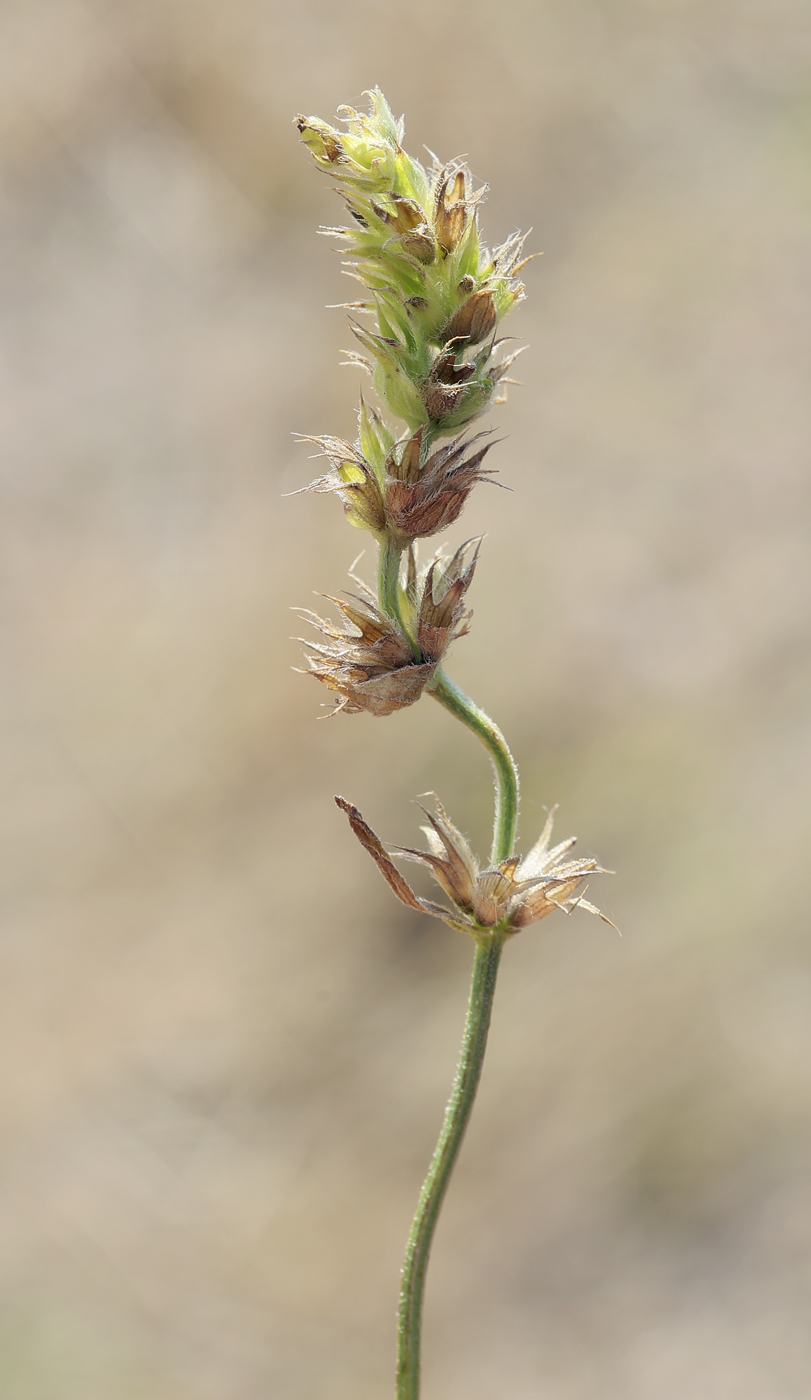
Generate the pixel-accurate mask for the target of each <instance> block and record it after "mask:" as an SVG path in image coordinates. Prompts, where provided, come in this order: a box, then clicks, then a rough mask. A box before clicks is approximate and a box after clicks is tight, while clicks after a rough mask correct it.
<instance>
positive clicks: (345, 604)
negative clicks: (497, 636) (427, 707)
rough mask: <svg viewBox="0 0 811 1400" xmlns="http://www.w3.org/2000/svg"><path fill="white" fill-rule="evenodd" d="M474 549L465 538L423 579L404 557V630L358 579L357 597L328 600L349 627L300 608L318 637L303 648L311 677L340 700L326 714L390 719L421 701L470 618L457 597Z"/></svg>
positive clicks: (464, 583) (468, 574)
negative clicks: (363, 714)
mask: <svg viewBox="0 0 811 1400" xmlns="http://www.w3.org/2000/svg"><path fill="white" fill-rule="evenodd" d="M478 546H479V541H478V540H469V541H468V542H467V543H466V544H463V545H462V546H461V548H460V549H457V551H456V553H455V554H454V555H453V557H452V558H451V559H450V560H448V561H446V560H444V559H443V558H442V557H441V556H438V557H437V558H436V559H434V560H433V562H432V563H431V564H430V565H429V566H428V568H427V569H426V570H425V572H424V573H423V574H422V576H420V575H418V573H417V568H416V560H415V558H414V553H413V551H412V552H411V553H410V555H409V566H410V567H409V578H408V582H407V586H406V588H405V590H404V608H403V613H404V623H405V626H406V628H407V629H408V630H407V631H406V632H403V631H401V630H400V628H399V627H398V626H397V625H396V624H395V623H394V622H392V620H391V618H389V617H387V616H386V614H385V613H384V612H382V610H381V609H380V608H379V606H378V605H377V601H376V599H375V596H374V594H373V593H372V592H371V590H370V589H368V588H367V587H366V585H365V584H364V583H363V582H362V580H361V579H355V583H356V584H357V586H358V587H359V588H360V589H361V596H359V597H358V596H357V595H349V596H348V598H347V600H346V601H344V600H343V599H341V598H331V597H329V595H327V597H328V601H329V602H331V603H334V604H335V605H336V607H338V608H339V609H340V611H341V613H342V614H343V618H344V621H345V623H348V624H349V625H348V626H345V625H344V626H338V627H336V626H335V625H334V623H331V622H328V621H327V620H326V619H325V618H323V617H319V616H318V614H317V613H314V612H311V611H310V610H309V609H301V612H302V616H303V617H304V618H305V619H306V621H307V622H309V623H310V624H311V626H312V627H314V628H315V629H316V631H317V632H318V633H320V635H321V636H322V637H323V638H324V639H325V640H323V641H321V642H312V641H305V643H304V645H305V646H306V647H307V650H308V658H307V659H308V661H309V664H310V672H311V674H312V675H314V676H315V677H316V679H317V680H320V681H323V683H324V685H326V686H328V687H329V689H330V690H334V691H337V693H338V695H339V696H340V699H339V701H338V704H337V705H336V707H335V709H334V710H333V711H332V713H333V714H337V713H339V712H340V711H341V710H345V711H347V712H348V713H349V714H357V713H359V712H360V711H361V710H366V711H367V712H368V713H369V714H373V715H390V714H392V713H393V712H394V711H395V710H402V709H404V708H405V706H406V705H413V703H414V701H415V700H418V699H419V698H420V696H421V695H422V692H423V690H424V689H425V687H426V686H427V685H428V684H429V682H430V681H431V680H432V679H433V677H434V674H435V672H436V668H437V666H438V665H439V663H440V661H441V660H442V657H443V656H444V654H445V652H446V651H447V649H448V647H449V645H450V643H451V642H452V641H453V640H454V639H455V638H456V637H463V636H464V635H465V633H466V631H467V626H468V622H469V620H470V617H471V614H470V613H469V612H466V611H465V603H464V599H465V594H466V592H467V590H468V588H469V586H470V581H471V579H472V578H473V571H474V569H475V567H476V558H477V555H478ZM302 640H303V639H302Z"/></svg>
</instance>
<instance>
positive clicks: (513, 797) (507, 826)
mask: <svg viewBox="0 0 811 1400" xmlns="http://www.w3.org/2000/svg"><path fill="white" fill-rule="evenodd" d="M430 693H431V694H432V695H433V697H434V699H435V700H438V701H439V702H440V704H441V705H444V706H445V709H446V710H450V712H451V714H452V715H456V718H457V719H460V720H461V721H462V723H463V724H466V725H467V727H468V729H472V730H473V733H474V734H476V735H478V737H479V738H480V739H481V741H482V743H483V744H484V745H485V747H486V749H487V752H488V753H489V755H490V758H491V760H492V763H493V768H494V770H495V771H494V778H495V784H496V815H495V821H494V823H493V846H492V850H491V852H490V863H491V864H492V865H497V864H498V862H499V861H500V860H506V859H507V856H509V855H512V851H513V847H514V845H515V829H516V826H517V824H518V769H517V767H516V765H515V759H514V758H513V756H512V754H511V753H510V750H509V748H508V747H507V741H506V739H505V738H504V735H503V734H502V732H501V730H500V729H499V727H498V725H497V724H494V723H493V721H492V720H491V719H490V716H489V715H486V714H485V713H484V710H480V709H479V707H478V705H476V704H475V703H474V702H473V701H472V700H471V699H470V698H469V697H468V696H467V695H465V693H464V691H462V690H460V689H459V687H458V685H454V683H453V681H452V680H450V679H449V678H448V676H446V675H445V672H444V671H443V670H442V669H441V668H440V670H438V671H437V674H436V679H435V680H434V683H433V685H432V686H431V687H430Z"/></svg>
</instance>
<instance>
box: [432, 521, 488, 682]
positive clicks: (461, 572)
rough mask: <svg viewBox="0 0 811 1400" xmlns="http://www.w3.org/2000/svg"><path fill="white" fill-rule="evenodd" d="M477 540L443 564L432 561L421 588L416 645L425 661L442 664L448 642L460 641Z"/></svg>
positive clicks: (466, 617) (466, 621) (464, 629)
mask: <svg viewBox="0 0 811 1400" xmlns="http://www.w3.org/2000/svg"><path fill="white" fill-rule="evenodd" d="M480 544H481V540H480V539H478V540H467V541H466V543H465V544H463V545H461V546H460V548H459V549H457V551H456V553H455V554H454V555H453V557H452V558H451V559H450V560H448V561H447V562H446V561H445V560H443V559H441V558H438V559H435V560H434V561H433V562H432V563H431V564H430V565H429V567H428V570H427V572H426V574H425V578H424V580H423V585H422V594H421V596H420V606H419V615H418V620H417V642H418V644H419V647H420V651H421V652H422V655H423V657H424V658H425V660H426V661H433V662H438V661H441V660H442V657H443V656H444V655H445V652H446V651H447V649H448V647H449V646H450V644H451V642H453V641H456V640H457V638H459V637H464V636H465V635H466V634H467V632H468V625H469V622H470V619H471V617H472V616H473V614H472V613H470V612H466V611H465V602H464V600H465V594H466V593H467V590H468V588H469V587H470V583H471V580H472V578H473V573H474V570H475V568H476V561H477V559H478V557H479V545H480Z"/></svg>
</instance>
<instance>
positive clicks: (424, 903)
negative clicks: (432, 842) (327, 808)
mask: <svg viewBox="0 0 811 1400" xmlns="http://www.w3.org/2000/svg"><path fill="white" fill-rule="evenodd" d="M335 802H336V805H337V806H338V807H340V809H341V811H342V812H345V813H346V815H347V817H348V818H349V825H350V826H351V828H352V830H353V831H354V833H355V835H356V836H357V838H358V840H359V841H360V844H361V845H362V846H363V848H364V850H366V851H368V852H369V855H370V856H371V857H372V860H373V861H374V862H375V864H376V866H377V868H378V870H380V872H381V874H382V876H383V878H384V880H385V881H386V883H387V884H388V885H389V887H390V889H392V890H393V891H394V893H395V894H396V896H397V898H398V899H399V900H400V901H401V902H402V903H403V904H405V905H407V906H408V908H409V909H418V910H420V911H421V912H422V913H424V914H433V916H434V918H437V919H445V920H446V921H447V920H451V921H452V920H453V914H452V913H451V911H450V909H444V908H443V906H442V905H441V904H434V902H433V900H430V899H420V898H419V896H418V895H416V894H415V893H414V891H413V890H412V888H411V886H410V885H409V883H408V881H407V880H405V879H404V878H403V876H402V875H401V874H400V872H399V870H398V869H397V867H396V865H394V864H393V862H392V861H390V860H389V857H388V855H387V854H386V851H385V849H384V847H383V844H382V842H381V841H380V839H379V837H377V836H375V833H374V832H373V831H372V828H371V827H370V826H369V825H368V823H367V822H365V821H364V820H363V817H362V816H361V814H360V812H359V811H358V809H357V807H355V806H354V805H353V803H351V802H347V800H346V798H345V797H336V798H335Z"/></svg>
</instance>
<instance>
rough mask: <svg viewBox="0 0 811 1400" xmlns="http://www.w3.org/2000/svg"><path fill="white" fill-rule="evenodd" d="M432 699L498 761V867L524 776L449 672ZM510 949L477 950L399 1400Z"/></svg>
mask: <svg viewBox="0 0 811 1400" xmlns="http://www.w3.org/2000/svg"><path fill="white" fill-rule="evenodd" d="M431 694H432V695H434V696H435V698H436V699H437V700H439V701H440V702H441V703H442V704H443V705H444V706H445V708H446V709H448V710H450V712H451V714H453V715H456V717H457V719H461V720H462V721H463V723H464V724H466V725H467V726H468V728H469V729H472V730H473V732H474V734H477V735H478V737H479V738H480V739H481V740H482V742H483V743H484V744H485V745H486V747H487V750H488V753H489V754H490V757H491V759H492V761H493V766H494V769H495V781H496V816H495V824H494V829H493V849H492V853H491V862H492V863H493V864H494V865H495V864H497V862H498V861H500V860H505V859H506V857H507V856H508V855H510V854H511V853H512V849H513V845H514V843H515V827H516V822H517V819H518V769H517V768H516V766H515V761H514V759H513V756H512V754H511V753H510V750H509V749H508V747H507V744H506V741H505V739H504V736H503V734H502V733H501V730H500V729H499V728H498V726H497V725H495V724H494V723H493V721H492V720H491V719H490V718H489V717H488V716H487V715H486V714H485V713H484V711H483V710H480V709H479V707H478V705H475V704H474V703H473V701H472V700H470V699H469V698H468V697H467V696H466V695H464V694H463V692H462V691H461V690H459V688H458V687H457V686H455V685H454V684H453V681H450V680H449V679H448V677H447V676H446V675H445V674H444V673H443V672H442V671H439V672H438V673H437V679H436V681H435V682H434V685H433V687H432V690H431ZM503 946H504V939H503V938H502V937H500V936H499V935H498V934H493V935H491V936H489V937H485V938H481V939H479V940H478V941H477V944H476V958H475V961H474V964H473V977H472V981H471V984H470V1000H469V1002H468V1008H467V1019H466V1021H465V1030H464V1035H463V1036H462V1048H461V1052H460V1055H459V1065H458V1068H457V1070H456V1077H455V1079H454V1081H453V1088H452V1090H451V1096H450V1099H449V1100H448V1106H447V1108H446V1109H445V1118H444V1121H443V1124H442V1131H441V1133H440V1135H439V1141H438V1143H437V1145H436V1148H435V1151H434V1155H433V1157H432V1159H431V1165H430V1167H429V1168H428V1175H427V1176H426V1178H425V1181H424V1182H423V1186H422V1191H421V1192H420V1199H419V1203H418V1205H417V1211H416V1214H415V1216H414V1219H413V1221H412V1224H411V1233H410V1234H409V1237H408V1244H407V1246H406V1254H405V1261H404V1263H403V1278H402V1286H401V1289H400V1312H399V1320H398V1330H397V1400H418V1397H419V1393H420V1340H421V1323H422V1299H423V1292H424V1288H425V1271H426V1269H427V1267H428V1255H429V1253H430V1250H431V1242H432V1240H433V1237H434V1230H435V1228H436V1222H437V1219H438V1217H439V1212H440V1209H441V1207H442V1201H443V1198H444V1196H445V1192H446V1190H447V1187H448V1182H449V1180H450V1177H451V1172H452V1171H453V1168H454V1164H455V1162H456V1158H457V1156H458V1155H459V1148H460V1147H461V1145H462V1138H463V1137H464V1134H465V1129H466V1127H467V1124H468V1119H469V1118H470V1114H471V1110H472V1108H473V1102H474V1099H475V1097H476V1090H477V1089H478V1087H479V1078H480V1076H481V1072H482V1064H483V1062H484V1052H485V1049H486V1048H487V1032H488V1030H489V1029H490V1013H491V1010H492V1006H493V996H494V995H495V990H496V974H497V972H498V965H499V961H500V958H501V950H502V947H503Z"/></svg>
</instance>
